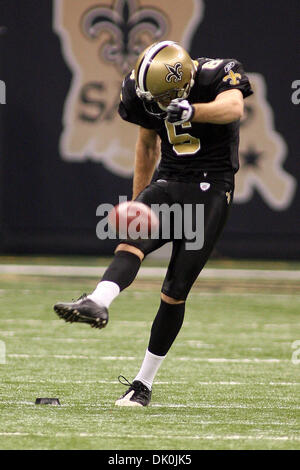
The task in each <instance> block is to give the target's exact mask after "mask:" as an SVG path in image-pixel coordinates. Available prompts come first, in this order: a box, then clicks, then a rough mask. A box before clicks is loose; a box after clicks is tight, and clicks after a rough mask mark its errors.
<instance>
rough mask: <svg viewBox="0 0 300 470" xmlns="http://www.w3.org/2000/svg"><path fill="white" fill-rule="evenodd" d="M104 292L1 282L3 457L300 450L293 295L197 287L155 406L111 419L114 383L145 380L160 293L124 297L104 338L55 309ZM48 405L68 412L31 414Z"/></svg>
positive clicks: (62, 282)
mask: <svg viewBox="0 0 300 470" xmlns="http://www.w3.org/2000/svg"><path fill="white" fill-rule="evenodd" d="M95 282H96V280H93V279H80V278H76V279H67V278H60V279H57V278H54V277H52V278H51V277H42V278H39V277H33V276H23V277H22V276H13V275H10V276H7V275H6V276H4V275H2V276H0V311H1V315H0V340H1V341H2V342H5V346H6V363H5V364H0V374H1V387H0V422H1V428H0V449H114V450H118V449H162V450H163V449H299V448H300V426H299V424H300V419H299V417H300V403H299V396H300V393H299V385H300V364H293V362H292V360H291V359H292V353H293V351H294V350H293V349H292V343H293V342H294V341H295V340H300V323H299V313H300V293H299V290H298V291H297V289H296V287H295V284H294V285H293V286H292V288H291V289H287V288H286V283H282V288H281V285H277V286H276V287H275V288H272V286H271V288H268V289H266V290H265V291H264V289H263V287H262V285H261V283H257V285H255V284H253V282H252V284H251V285H249V286H247V285H246V286H245V282H244V283H243V284H242V285H241V287H240V288H238V289H237V288H236V287H237V285H238V283H237V282H235V283H234V285H232V289H231V288H230V283H227V286H226V289H223V288H222V284H220V285H219V286H218V288H216V284H214V283H211V284H210V283H209V282H206V283H204V284H203V285H202V284H201V283H198V284H197V286H196V288H195V289H194V290H193V293H192V294H191V296H190V298H189V301H188V303H187V308H186V318H185V323H184V326H183V328H182V330H181V332H180V334H179V336H178V338H177V340H176V343H175V344H174V345H173V348H172V350H171V351H170V353H169V356H168V358H167V359H166V360H165V362H164V364H163V366H162V368H161V369H160V371H159V373H158V375H157V379H156V384H155V386H154V389H153V398H152V402H151V406H149V407H148V408H142V409H140V408H138V409H136V408H133V409H128V408H118V407H114V401H115V400H116V399H117V398H118V397H119V396H120V395H121V394H122V393H123V392H124V391H125V390H126V388H125V387H124V386H122V385H121V384H119V383H118V381H117V377H118V375H119V374H123V375H125V376H126V377H127V378H128V379H129V380H132V379H133V378H134V376H135V374H136V372H137V370H138V368H139V365H140V363H141V361H142V359H143V355H144V350H145V348H146V346H147V342H148V336H149V330H150V326H151V323H152V319H153V317H154V314H155V313H156V309H157V307H158V303H159V283H157V284H156V283H155V282H154V283H153V282H152V283H147V282H142V281H140V282H136V283H135V284H134V285H133V286H132V287H131V288H129V289H128V290H127V291H125V292H123V293H122V294H121V296H120V297H119V298H118V299H117V300H116V301H115V302H114V303H113V305H112V307H111V310H110V323H109V324H108V326H107V328H106V329H105V330H102V331H99V330H93V329H91V328H89V327H88V326H86V325H76V324H73V325H70V324H66V323H64V322H63V321H62V320H59V319H57V317H56V316H55V314H54V312H53V311H52V305H53V304H54V303H55V302H56V301H58V300H69V299H70V300H71V299H72V298H74V297H76V296H79V295H80V294H81V293H82V292H83V291H88V292H89V291H91V290H92V289H93V287H94V285H95ZM284 285H285V288H284ZM269 287H270V286H269ZM2 346H3V343H2ZM299 358H300V354H299ZM45 396H48V397H49V396H50V397H58V398H59V399H60V401H61V406H60V407H54V406H36V405H34V401H35V398H36V397H45Z"/></svg>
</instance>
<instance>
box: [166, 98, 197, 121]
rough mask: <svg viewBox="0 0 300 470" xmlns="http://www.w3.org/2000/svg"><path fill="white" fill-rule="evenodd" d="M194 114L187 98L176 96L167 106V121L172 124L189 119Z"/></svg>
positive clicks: (193, 109)
mask: <svg viewBox="0 0 300 470" xmlns="http://www.w3.org/2000/svg"><path fill="white" fill-rule="evenodd" d="M194 114H195V108H194V106H192V105H191V104H190V103H189V102H188V101H187V100H182V99H180V98H176V99H175V100H172V101H171V103H170V104H169V106H168V107H167V121H169V122H171V123H172V124H183V123H184V122H187V121H190V120H191V119H192V118H193V116H194Z"/></svg>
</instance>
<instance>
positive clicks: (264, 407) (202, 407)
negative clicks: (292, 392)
mask: <svg viewBox="0 0 300 470" xmlns="http://www.w3.org/2000/svg"><path fill="white" fill-rule="evenodd" d="M0 404H1V405H13V406H18V405H26V406H28V405H29V406H39V405H35V404H34V402H28V401H12V400H0ZM112 406H114V403H113V402H109V403H108V402H103V403H81V402H79V403H62V404H61V405H60V406H59V407H57V408H58V409H61V408H80V407H84V408H98V409H99V410H101V409H106V408H111V407H112ZM150 408H151V409H153V408H174V409H179V408H183V409H189V408H190V409H199V410H209V409H217V410H237V409H243V410H289V411H295V410H300V405H299V406H298V405H291V406H288V405H285V406H283V405H274V406H272V405H260V406H257V405H242V404H234V403H230V404H226V405H214V404H210V403H200V404H194V403H188V404H182V403H166V404H163V403H153V404H151V405H150ZM223 423H224V421H223Z"/></svg>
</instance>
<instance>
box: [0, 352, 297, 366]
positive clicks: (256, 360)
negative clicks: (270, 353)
mask: <svg viewBox="0 0 300 470" xmlns="http://www.w3.org/2000/svg"><path fill="white" fill-rule="evenodd" d="M7 357H10V358H12V359H30V358H36V357H39V358H45V359H46V358H55V359H92V360H95V359H97V360H102V361H126V360H128V361H134V360H136V359H137V358H136V357H135V356H101V355H99V356H96V355H82V354H45V355H43V354H7ZM170 360H173V361H183V362H213V363H224V362H225V363H226V362H228V363H237V364H244V363H246V364H253V363H254V364H256V363H271V364H272V363H275V364H276V363H281V362H290V359H275V358H269V359H260V358H251V359H248V358H247V359H246V358H240V359H231V358H225V357H178V358H176V357H175V358H170Z"/></svg>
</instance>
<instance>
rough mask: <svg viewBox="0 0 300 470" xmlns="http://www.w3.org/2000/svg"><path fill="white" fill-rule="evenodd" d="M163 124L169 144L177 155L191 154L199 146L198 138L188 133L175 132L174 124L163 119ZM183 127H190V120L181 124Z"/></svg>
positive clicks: (198, 148)
mask: <svg viewBox="0 0 300 470" xmlns="http://www.w3.org/2000/svg"><path fill="white" fill-rule="evenodd" d="M165 126H166V129H167V133H168V139H169V142H170V144H172V145H173V150H174V152H175V153H176V154H177V155H193V154H194V153H197V152H198V150H200V148H201V144H200V139H197V137H193V136H192V135H190V134H176V126H175V125H174V124H171V123H170V122H168V121H167V120H165ZM181 127H182V128H183V129H185V128H187V127H192V125H191V123H190V122H185V123H183V124H181Z"/></svg>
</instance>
